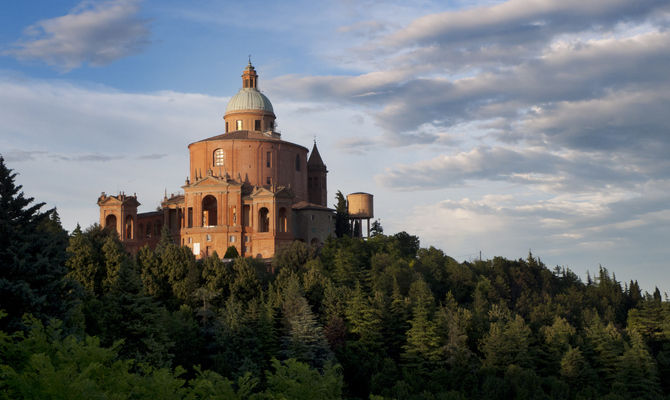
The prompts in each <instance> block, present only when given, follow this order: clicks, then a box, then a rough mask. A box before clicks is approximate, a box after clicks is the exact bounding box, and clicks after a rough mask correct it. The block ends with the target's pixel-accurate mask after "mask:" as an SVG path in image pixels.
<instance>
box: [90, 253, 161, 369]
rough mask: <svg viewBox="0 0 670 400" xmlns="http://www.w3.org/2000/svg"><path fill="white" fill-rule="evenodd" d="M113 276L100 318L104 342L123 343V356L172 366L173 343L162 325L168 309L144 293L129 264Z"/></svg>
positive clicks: (125, 263)
mask: <svg viewBox="0 0 670 400" xmlns="http://www.w3.org/2000/svg"><path fill="white" fill-rule="evenodd" d="M115 267H116V266H114V268H115ZM112 276H113V277H114V278H113V279H108V282H109V292H108V293H107V294H106V295H105V296H104V297H103V310H104V312H103V314H102V315H101V316H100V327H101V328H102V330H101V336H102V338H103V343H105V344H107V345H111V344H113V343H114V342H116V341H118V340H123V343H122V344H121V346H120V351H119V354H120V355H121V356H122V357H124V358H128V359H131V358H132V359H134V360H137V361H140V362H146V363H148V364H149V365H153V366H158V367H167V366H169V365H170V359H171V357H172V356H171V354H170V353H169V350H170V348H171V347H172V345H173V343H172V341H171V340H170V338H169V337H168V335H167V331H166V328H165V326H164V324H163V321H164V316H165V310H163V309H161V308H160V307H159V306H158V305H157V304H156V303H155V302H154V300H152V299H151V298H150V297H148V296H145V295H144V294H142V283H141V281H140V279H139V277H138V276H137V273H136V272H135V270H134V269H133V266H132V264H131V263H130V262H126V261H120V262H119V264H118V269H116V270H115V273H114V275H112Z"/></svg>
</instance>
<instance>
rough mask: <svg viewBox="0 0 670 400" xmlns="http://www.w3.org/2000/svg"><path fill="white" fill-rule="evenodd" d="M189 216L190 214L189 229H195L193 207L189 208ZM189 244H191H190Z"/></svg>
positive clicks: (188, 217)
mask: <svg viewBox="0 0 670 400" xmlns="http://www.w3.org/2000/svg"><path fill="white" fill-rule="evenodd" d="M187 214H188V216H187V219H188V227H189V228H193V207H189V208H188V212H187ZM189 243H190V242H189Z"/></svg>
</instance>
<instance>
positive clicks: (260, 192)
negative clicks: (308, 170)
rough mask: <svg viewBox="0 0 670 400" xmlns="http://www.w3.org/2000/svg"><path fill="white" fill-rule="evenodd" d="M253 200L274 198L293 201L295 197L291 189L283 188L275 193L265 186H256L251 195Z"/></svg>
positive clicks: (277, 189) (279, 188)
mask: <svg viewBox="0 0 670 400" xmlns="http://www.w3.org/2000/svg"><path fill="white" fill-rule="evenodd" d="M249 197H251V198H257V197H273V198H287V199H291V198H293V197H294V195H293V191H292V190H291V189H290V188H287V187H284V186H281V187H278V188H276V190H275V191H272V190H270V189H268V188H267V187H265V186H256V187H255V188H254V189H253V190H252V192H251V194H250V195H249Z"/></svg>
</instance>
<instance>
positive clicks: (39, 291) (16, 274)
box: [0, 156, 76, 330]
mask: <svg viewBox="0 0 670 400" xmlns="http://www.w3.org/2000/svg"><path fill="white" fill-rule="evenodd" d="M15 178H16V173H15V172H13V171H12V170H11V169H8V168H7V167H6V166H5V161H4V159H3V158H2V157H1V156H0V299H2V308H4V309H5V310H6V311H7V313H8V317H7V318H4V319H3V320H1V321H0V328H2V329H9V330H15V329H18V328H21V327H23V324H22V322H21V317H22V316H23V314H25V313H32V314H33V315H34V316H36V317H38V318H40V319H41V320H43V321H46V320H47V319H49V318H53V317H56V318H65V317H66V314H67V312H68V310H70V309H71V308H72V304H73V303H72V302H73V301H74V300H75V297H74V296H73V294H74V293H76V292H75V291H74V290H73V289H74V286H73V283H72V281H71V280H70V279H68V278H66V273H67V269H66V267H65V259H66V257H67V255H66V252H65V247H66V245H67V236H66V233H65V232H64V231H63V228H62V227H61V226H60V221H59V218H58V214H56V210H55V209H50V210H47V211H44V212H43V211H40V210H41V208H42V207H43V206H44V203H34V204H31V203H33V201H34V199H33V198H32V197H29V198H27V197H25V195H24V193H23V192H22V191H21V188H22V186H21V185H18V186H17V185H15V183H14V179H15Z"/></svg>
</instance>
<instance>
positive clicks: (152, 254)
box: [137, 246, 173, 302]
mask: <svg viewBox="0 0 670 400" xmlns="http://www.w3.org/2000/svg"><path fill="white" fill-rule="evenodd" d="M137 266H138V268H139V270H140V278H141V280H142V286H143V287H144V290H145V291H146V293H147V294H148V295H150V296H151V297H153V298H154V299H157V300H159V301H162V302H169V301H170V300H171V299H172V298H173V295H172V286H171V285H170V278H169V274H168V271H167V268H166V267H165V265H164V264H163V262H162V260H161V254H160V253H159V252H158V251H154V250H152V249H151V248H149V246H144V247H142V248H141V249H140V250H139V251H138V252H137Z"/></svg>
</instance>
